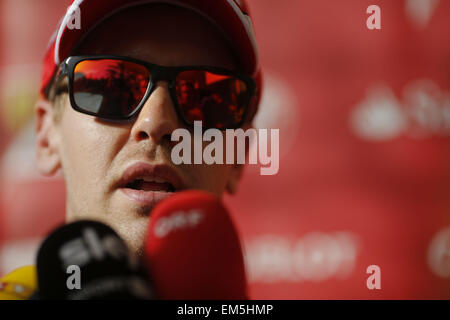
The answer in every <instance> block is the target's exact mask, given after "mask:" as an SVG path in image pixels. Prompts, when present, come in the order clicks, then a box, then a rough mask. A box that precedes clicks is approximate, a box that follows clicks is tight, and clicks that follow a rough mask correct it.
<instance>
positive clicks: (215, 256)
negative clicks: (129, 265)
mask: <svg viewBox="0 0 450 320" xmlns="http://www.w3.org/2000/svg"><path fill="white" fill-rule="evenodd" d="M145 251H146V252H145V253H146V255H145V260H146V264H147V267H148V269H149V272H150V276H151V278H152V280H153V284H154V286H155V291H156V296H157V297H158V298H159V299H169V300H179V299H186V300H197V299H205V300H217V299H223V300H244V299H247V298H248V297H247V279H246V273H245V266H244V258H243V254H242V248H241V244H240V241H239V237H238V234H237V231H236V229H235V227H234V225H233V222H232V220H231V217H230V216H229V214H228V212H227V210H226V209H225V207H224V206H223V204H222V203H221V201H220V200H219V199H218V198H217V197H215V196H214V195H211V194H209V193H206V192H202V191H184V192H180V193H176V194H175V195H173V196H172V197H170V198H168V199H166V200H164V201H162V202H160V203H158V204H157V205H156V206H155V208H154V209H153V211H152V213H151V218H150V225H149V231H148V236H147V240H146V249H145Z"/></svg>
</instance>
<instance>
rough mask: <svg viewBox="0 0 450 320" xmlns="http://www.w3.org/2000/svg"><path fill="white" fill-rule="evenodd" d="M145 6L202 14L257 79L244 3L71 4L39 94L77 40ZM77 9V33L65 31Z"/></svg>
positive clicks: (93, 0)
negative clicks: (164, 5)
mask: <svg viewBox="0 0 450 320" xmlns="http://www.w3.org/2000/svg"><path fill="white" fill-rule="evenodd" d="M145 3H169V4H174V5H179V6H183V7H186V8H189V9H192V10H195V11H196V12H198V13H200V14H202V15H203V16H206V17H207V18H209V20H210V21H212V22H214V23H215V24H216V25H217V26H218V27H219V28H220V29H221V30H222V31H223V32H224V34H225V35H226V36H227V37H228V38H229V40H230V41H231V43H232V44H233V45H234V48H235V49H236V52H237V53H238V56H239V58H240V60H241V62H242V65H243V67H244V70H243V71H244V72H245V73H247V74H249V75H250V76H254V77H256V78H259V57H258V48H257V44H256V39H255V35H254V31H253V24H252V21H251V19H250V16H249V15H248V10H247V6H246V4H245V1H244V0H214V1H211V0H74V1H73V3H72V5H71V6H70V7H69V9H68V10H67V13H66V15H65V16H64V17H63V18H62V19H61V21H60V23H59V25H58V28H57V30H56V32H55V33H54V35H53V36H52V38H51V40H50V44H49V47H48V50H47V53H46V55H45V59H44V67H43V75H42V83H41V93H42V94H43V95H45V90H46V88H47V86H48V85H49V84H50V82H51V80H52V78H53V77H54V75H55V73H56V71H57V69H58V66H59V64H60V63H61V62H62V61H64V59H66V58H67V57H68V56H69V55H70V53H71V51H72V49H73V48H74V47H75V46H76V45H77V43H78V42H79V41H80V39H81V38H82V37H83V36H84V35H85V34H86V33H87V32H89V31H90V30H91V29H92V28H93V27H94V26H96V25H97V24H98V23H99V22H101V21H103V20H104V19H106V18H107V17H109V16H111V15H112V14H114V13H117V12H118V11H120V10H122V9H125V8H129V7H130V6H134V5H140V4H145ZM78 8H79V10H80V13H81V14H80V16H81V25H82V28H81V29H76V28H72V29H69V27H68V22H70V20H71V15H72V13H73V12H75V11H76V10H77V9H78Z"/></svg>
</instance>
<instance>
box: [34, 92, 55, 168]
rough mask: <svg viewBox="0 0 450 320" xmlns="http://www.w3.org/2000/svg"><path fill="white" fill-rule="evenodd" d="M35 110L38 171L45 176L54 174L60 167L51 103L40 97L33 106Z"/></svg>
mask: <svg viewBox="0 0 450 320" xmlns="http://www.w3.org/2000/svg"><path fill="white" fill-rule="evenodd" d="M34 109H35V112H36V118H37V123H36V133H37V139H36V158H37V166H38V169H39V171H40V172H41V173H42V174H43V175H46V176H51V175H54V174H55V173H56V172H57V171H58V169H60V168H61V159H60V155H59V152H58V145H57V141H59V139H58V138H59V137H58V131H57V130H56V125H55V122H54V115H53V113H54V110H53V105H52V104H51V103H50V102H49V101H47V100H45V99H40V100H39V101H38V102H37V103H36V105H35V107H34Z"/></svg>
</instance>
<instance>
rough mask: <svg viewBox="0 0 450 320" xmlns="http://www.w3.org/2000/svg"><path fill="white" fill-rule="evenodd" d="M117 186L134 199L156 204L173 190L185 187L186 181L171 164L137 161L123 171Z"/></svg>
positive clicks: (147, 203) (146, 204) (145, 204)
mask: <svg viewBox="0 0 450 320" xmlns="http://www.w3.org/2000/svg"><path fill="white" fill-rule="evenodd" d="M116 187H117V188H118V189H120V190H121V191H122V192H123V193H124V194H125V195H126V196H127V197H128V198H129V199H131V200H132V201H136V202H138V203H139V204H141V205H144V206H154V205H155V204H156V203H157V202H159V201H161V200H163V199H165V198H167V197H169V196H170V195H171V194H172V193H173V192H175V191H179V190H182V189H184V183H183V181H182V179H181V178H180V176H179V175H178V174H177V173H176V171H175V170H174V169H172V168H170V167H169V166H166V165H153V164H149V163H145V162H137V163H135V164H133V165H131V166H129V167H128V168H127V169H126V170H125V171H124V172H123V174H122V177H121V178H120V180H119V181H118V183H117V186H116Z"/></svg>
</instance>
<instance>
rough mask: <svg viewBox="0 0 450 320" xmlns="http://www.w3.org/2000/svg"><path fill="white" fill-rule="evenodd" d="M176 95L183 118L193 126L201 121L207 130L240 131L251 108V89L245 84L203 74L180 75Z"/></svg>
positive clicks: (200, 71)
mask: <svg viewBox="0 0 450 320" xmlns="http://www.w3.org/2000/svg"><path fill="white" fill-rule="evenodd" d="M176 91H177V99H178V105H179V107H180V110H181V113H182V114H183V117H184V118H185V119H186V120H187V121H188V122H189V123H191V124H193V122H194V121H202V124H203V126H204V127H207V128H217V129H226V128H235V127H237V126H238V125H240V123H241V122H242V119H243V117H244V112H245V110H246V106H247V104H248V88H247V85H246V83H245V82H244V81H243V80H241V79H239V78H236V77H234V76H229V75H220V74H216V73H212V72H208V71H204V70H190V71H183V72H181V73H179V74H178V76H177V79H176Z"/></svg>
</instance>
